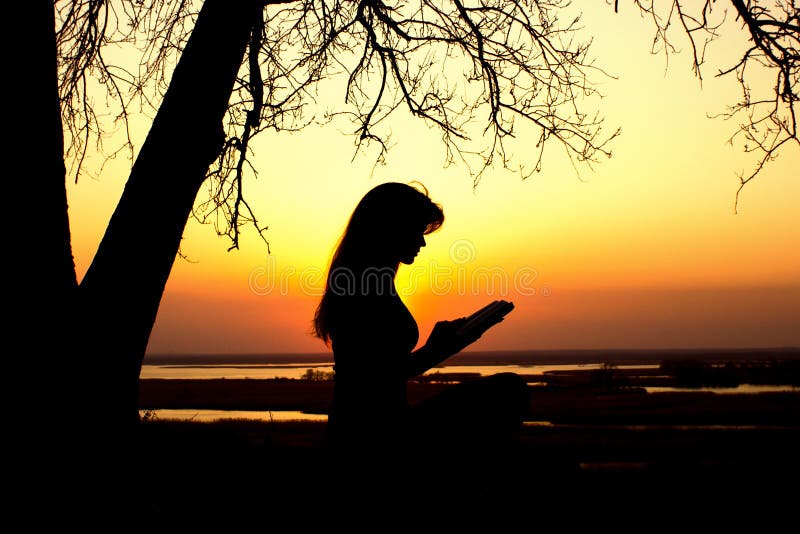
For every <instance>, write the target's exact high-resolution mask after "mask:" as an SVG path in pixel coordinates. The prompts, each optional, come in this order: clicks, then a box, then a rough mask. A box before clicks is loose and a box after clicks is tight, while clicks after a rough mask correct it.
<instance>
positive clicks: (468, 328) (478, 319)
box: [458, 300, 514, 335]
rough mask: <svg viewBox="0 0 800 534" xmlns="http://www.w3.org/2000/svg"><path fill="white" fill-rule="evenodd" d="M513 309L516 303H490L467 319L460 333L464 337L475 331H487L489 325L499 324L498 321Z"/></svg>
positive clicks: (502, 301) (459, 330)
mask: <svg viewBox="0 0 800 534" xmlns="http://www.w3.org/2000/svg"><path fill="white" fill-rule="evenodd" d="M513 309H514V303H513V302H508V301H507V300H495V301H494V302H490V303H489V304H487V305H486V306H484V307H483V308H481V309H480V310H478V311H476V312H475V313H473V314H472V315H470V316H469V317H467V320H466V322H465V323H464V326H462V327H461V328H459V329H458V333H459V334H460V335H462V334H465V333H469V332H472V331H474V330H478V331H482V330H485V329H486V328H488V326H489V325H491V324H493V323H495V322H497V320H498V319H500V318H502V317H504V316H505V315H506V314H508V312H510V311H511V310H513Z"/></svg>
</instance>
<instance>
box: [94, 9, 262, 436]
mask: <svg viewBox="0 0 800 534" xmlns="http://www.w3.org/2000/svg"><path fill="white" fill-rule="evenodd" d="M260 9H261V8H260V5H259V4H258V3H256V2H253V1H250V2H237V3H235V4H231V3H228V2H225V1H224V0H207V1H206V2H205V4H204V5H203V7H202V9H201V11H200V14H199V16H198V19H197V23H196V25H195V28H194V30H193V32H192V35H191V37H190V39H189V41H188V43H187V45H186V48H185V49H184V51H183V53H182V55H181V58H180V61H179V63H178V65H177V67H176V69H175V72H174V74H173V76H172V80H171V82H170V85H169V88H168V90H167V93H166V95H165V97H164V101H163V103H162V104H161V107H160V108H159V111H158V114H157V115H156V118H155V121H154V122H153V126H152V128H151V129H150V132H149V134H148V136H147V139H146V141H145V143H144V144H143V146H142V149H141V151H140V153H139V156H138V157H137V159H136V162H135V164H134V166H133V169H132V171H131V174H130V177H129V179H128V182H127V184H126V186H125V190H124V192H123V194H122V198H121V199H120V201H119V204H118V205H117V208H116V210H115V212H114V214H113V216H112V218H111V221H110V223H109V225H108V228H107V229H106V233H105V235H104V237H103V240H102V242H101V243H100V247H99V249H98V251H97V254H96V255H95V257H94V261H93V262H92V264H91V266H90V267H89V270H88V272H87V273H86V276H85V277H84V279H83V281H82V282H81V285H80V294H81V296H80V299H81V309H82V314H83V315H82V317H81V321H82V327H83V329H82V337H83V339H81V342H80V344H79V346H80V348H81V349H82V350H83V351H85V354H86V355H88V356H89V365H91V366H92V369H93V370H94V371H95V374H94V376H92V377H91V382H90V383H88V384H85V394H86V396H85V397H84V400H85V401H86V402H87V403H88V406H89V407H90V409H92V410H93V411H94V410H96V409H97V408H101V410H102V413H101V414H100V416H101V417H103V421H104V423H106V424H111V425H122V426H129V425H130V423H132V422H135V421H138V408H137V388H138V379H139V372H140V369H141V363H142V359H143V357H144V352H145V349H146V347H147V341H148V338H149V336H150V332H151V330H152V327H153V323H154V321H155V318H156V313H157V311H158V306H159V303H160V301H161V296H162V294H163V292H164V286H165V284H166V282H167V278H168V276H169V273H170V270H171V269H172V264H173V261H174V259H175V256H176V254H177V251H178V247H179V245H180V242H181V238H182V235H183V230H184V227H185V225H186V221H187V219H188V217H189V214H190V212H191V209H192V207H193V204H194V201H195V197H196V196H197V192H198V190H199V188H200V185H201V184H202V183H203V181H204V178H205V174H206V171H207V169H208V165H209V164H210V162H211V161H212V160H213V159H214V158H215V157H216V156H217V155H218V154H219V151H220V149H221V147H222V143H223V141H224V134H223V130H222V119H223V116H224V114H225V111H226V109H227V105H228V101H229V99H230V95H231V91H232V88H233V84H234V82H235V79H236V74H237V72H238V70H239V67H240V65H241V62H242V57H243V55H244V51H245V49H246V46H247V42H248V39H249V35H250V28H251V26H252V25H253V21H254V20H255V17H257V16H260Z"/></svg>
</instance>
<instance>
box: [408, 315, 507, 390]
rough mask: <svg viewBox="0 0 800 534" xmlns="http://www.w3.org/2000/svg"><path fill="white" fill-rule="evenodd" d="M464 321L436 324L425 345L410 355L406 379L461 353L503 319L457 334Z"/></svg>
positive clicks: (462, 319)
mask: <svg viewBox="0 0 800 534" xmlns="http://www.w3.org/2000/svg"><path fill="white" fill-rule="evenodd" d="M466 320H467V319H466V318H465V317H462V318H460V319H456V320H455V321H439V322H438V323H436V325H435V326H434V327H433V330H432V331H431V335H430V336H429V337H428V341H426V342H425V345H423V346H422V347H420V348H419V349H417V350H415V351H414V352H412V353H411V356H410V357H409V359H408V365H407V367H406V378H414V377H415V376H418V375H421V374H422V373H424V372H425V371H427V370H428V369H431V368H432V367H435V366H437V365H439V364H440V363H442V362H443V361H444V360H446V359H447V358H449V357H450V356H452V355H454V354H457V353H459V352H461V351H462V350H463V349H464V348H465V347H467V346H469V345H471V344H472V343H474V342H475V341H477V340H478V338H480V337H481V335H482V334H483V333H484V332H485V331H486V330H488V329H489V328H491V327H492V326H494V325H495V324H497V323H499V322H500V321H502V320H503V319H502V318H501V319H499V320H498V321H495V322H493V323H491V324H488V325H487V326H486V328H483V329H474V330H472V331H470V332H468V333H464V332H459V329H460V328H461V327H462V326H463V325H464V322H465V321H466Z"/></svg>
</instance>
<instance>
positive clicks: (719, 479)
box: [138, 381, 800, 532]
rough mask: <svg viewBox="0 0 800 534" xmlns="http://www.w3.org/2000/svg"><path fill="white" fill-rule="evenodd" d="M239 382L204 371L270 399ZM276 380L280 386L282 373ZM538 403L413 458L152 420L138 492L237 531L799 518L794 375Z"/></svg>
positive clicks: (786, 523)
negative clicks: (766, 389) (515, 423)
mask: <svg viewBox="0 0 800 534" xmlns="http://www.w3.org/2000/svg"><path fill="white" fill-rule="evenodd" d="M145 382H147V381H143V388H144V389H143V395H142V398H143V402H145V403H146V402H148V399H150V401H151V407H154V406H156V405H160V406H164V407H166V405H169V406H172V407H178V406H186V405H187V402H188V405H194V406H195V407H200V406H199V404H202V402H200V403H198V402H197V401H196V400H195V401H190V402H189V401H186V400H185V399H186V398H187V396H188V397H191V396H192V395H193V394H194V395H196V396H197V398H202V397H203V394H202V393H201V392H200V391H199V390H196V389H192V387H193V386H192V385H191V384H184V386H185V387H186V388H188V389H183V390H180V393H179V394H177V395H176V394H174V393H175V391H176V390H175V389H174V386H176V385H177V382H176V383H174V384H172V387H173V389H172V391H173V394H172V395H166V393H164V392H163V391H162V392H161V394H163V395H164V396H163V397H161V398H160V400H159V401H155V400H153V399H155V398H156V397H155V395H156V394H155V393H154V390H153V389H150V390H148V389H147V388H148V387H150V386H152V387H154V388H156V389H157V388H158V387H160V386H159V385H158V384H155V383H151V384H149V386H148V385H147V384H145ZM230 382H233V381H229V384H228V385H220V384H212V383H211V382H205V383H204V384H202V385H200V386H198V387H202V388H205V389H207V391H206V393H209V392H210V391H212V390H213V391H216V394H217V396H218V398H219V399H223V400H222V401H220V402H223V401H224V402H223V404H224V405H225V407H227V408H228V409H233V408H236V409H244V408H245V407H250V408H254V409H263V408H264V406H263V405H259V404H258V402H257V399H255V398H254V397H248V399H249V400H247V401H244V400H243V399H242V398H239V400H238V401H235V400H232V397H231V395H232V394H228V395H226V394H224V392H225V391H227V389H226V388H230V391H231V392H234V391H235V392H244V393H246V392H247V391H248V387H249V388H252V389H253V391H258V390H261V391H265V389H264V388H263V387H262V388H259V387H258V385H257V384H253V382H257V381H249V382H250V384H249V386H248V387H244V388H243V387H241V386H242V384H238V386H237V385H236V384H231V383H230ZM263 385H264V384H261V386H263ZM292 387H295V388H299V389H295V390H292ZM326 387H328V386H327V385H324V383H323V384H322V385H320V384H311V383H308V384H300V383H296V384H294V386H291V385H290V386H286V388H288V389H284V390H283V393H282V395H283V397H281V398H283V400H284V401H285V403H284V405H281V408H283V409H294V408H296V407H297V406H291V407H290V406H289V405H290V404H292V403H290V402H289V401H288V400H287V399H290V398H295V399H297V403H299V404H303V402H304V401H303V399H306V400H308V402H311V403H312V404H313V403H314V402H318V401H319V400H320V399H324V398H325V396H326V393H325V388H326ZM429 387H430V388H433V387H442V386H440V385H437V386H433V385H429V386H418V389H415V390H414V391H413V392H412V396H413V395H418V396H421V397H424V396H425V394H428V393H429V391H427V390H426V388H429ZM220 388H222V389H220ZM303 388H305V389H303ZM266 390H268V391H271V392H272V393H270V395H277V393H275V391H276V390H275V388H267V389H266ZM148 391H149V393H148ZM220 392H222V393H220ZM298 392H303V393H304V394H302V395H299V396H297V395H296V394H297V393H298ZM315 392H316V393H315ZM245 396H246V395H245ZM256 397H257V395H256ZM169 399H172V401H173V403H172V404H170V403H169V402H167V401H168V400H169ZM180 399H184V400H183V401H180ZM276 399H277V398H273V399H272V402H275V401H276ZM179 401H180V402H179ZM262 401H263V399H262ZM181 402H183V404H181ZM248 403H249V404H248ZM297 403H296V404H297ZM203 407H208V408H213V407H221V406H220V405H219V404H215V403H213V402H212V403H210V404H209V405H206V406H203ZM274 409H278V408H274ZM529 419H530V423H529V424H528V425H526V426H525V427H524V428H523V430H522V432H521V433H520V435H519V436H518V437H517V439H516V440H515V441H514V442H513V443H512V444H511V445H509V446H508V447H506V448H504V449H502V450H500V451H496V450H487V449H481V448H480V447H477V446H476V447H470V444H465V446H464V448H463V449H462V450H433V451H430V454H429V455H427V456H424V457H421V458H415V459H413V460H409V461H405V460H403V458H402V455H400V456H389V455H385V454H383V453H380V454H377V455H376V456H375V457H372V458H368V457H364V456H360V457H358V458H355V459H350V460H347V461H346V462H345V461H343V460H342V459H341V457H340V456H338V455H335V454H333V452H332V451H331V449H330V448H329V447H328V446H327V442H326V435H325V424H323V423H302V422H285V423H268V422H254V421H241V420H239V421H235V420H231V421H221V422H217V423H213V424H207V423H194V422H175V421H159V420H158V419H155V420H151V421H146V422H144V423H143V425H142V429H141V445H140V451H141V456H140V458H141V464H140V466H139V470H138V475H139V477H140V479H141V480H142V481H144V487H145V488H146V491H143V492H141V501H140V505H139V507H140V511H141V515H142V517H144V518H145V520H146V521H150V522H152V523H153V524H157V525H159V526H162V527H163V526H170V525H173V526H175V527H176V528H178V527H186V526H187V525H189V524H192V523H197V524H201V525H202V524H205V523H206V522H207V521H208V522H214V521H220V520H221V521H222V522H223V523H224V524H226V525H228V526H229V528H228V529H227V531H244V528H245V527H241V528H237V527H234V526H233V525H235V524H236V525H243V524H247V525H249V526H248V527H246V528H247V529H248V530H249V529H256V530H279V531H288V530H297V529H299V530H307V529H310V528H312V527H313V528H314V529H315V530H316V529H319V528H326V527H331V528H333V526H334V525H338V526H341V527H344V528H346V529H355V530H369V531H379V532H383V531H390V532H392V531H397V530H398V529H404V530H405V529H411V528H413V529H415V530H417V529H420V528H421V529H423V530H425V528H424V527H443V528H447V529H448V531H452V530H455V529H459V530H460V529H461V528H467V529H470V530H474V529H476V527H477V528H479V529H480V530H488V531H491V532H511V531H517V530H525V531H543V530H546V531H548V532H550V531H558V532H561V531H567V532H569V531H571V529H572V528H574V527H579V526H580V527H581V528H582V529H585V528H589V529H592V530H602V531H606V530H608V529H609V528H611V529H620V528H623V527H625V528H626V529H628V528H631V529H634V530H637V531H643V532H650V531H664V530H673V531H674V530H677V529H680V530H685V529H691V530H693V531H694V530H696V529H697V528H707V529H709V530H711V529H713V530H714V531H715V532H716V531H719V530H722V529H727V528H732V529H734V530H737V531H740V530H744V529H745V528H747V529H748V530H750V529H751V528H752V529H753V530H755V531H758V532H780V531H784V530H787V531H793V530H794V528H795V527H796V525H797V515H798V511H800V505H799V504H798V503H800V490H798V488H799V487H800V486H799V485H798V482H800V478H798V477H799V476H800V452H799V451H800V393H798V392H796V391H795V392H788V393H769V394H757V395H715V394H706V393H679V394H677V393H670V394H646V393H644V392H643V391H637V390H617V391H609V390H598V389H591V388H541V389H537V390H535V391H533V394H532V400H531V414H530V417H529ZM278 525H290V526H291V527H282V528H277V526H278ZM791 525H794V526H791ZM304 527H307V528H304ZM545 527H546V528H545Z"/></svg>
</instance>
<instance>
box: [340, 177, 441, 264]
mask: <svg viewBox="0 0 800 534" xmlns="http://www.w3.org/2000/svg"><path fill="white" fill-rule="evenodd" d="M443 222H444V213H443V212H442V208H441V206H439V205H438V204H435V203H434V202H433V201H431V199H430V198H428V194H427V191H426V190H425V189H424V188H422V191H420V190H419V189H416V188H414V187H411V186H410V185H406V184H402V183H397V182H389V183H385V184H381V185H378V186H376V187H374V188H373V189H371V190H370V191H369V192H368V193H367V194H366V195H364V197H363V198H362V199H361V201H360V202H359V203H358V205H357V206H356V208H355V210H353V214H352V215H351V216H350V221H349V222H348V224H347V228H346V229H345V232H344V235H342V239H341V241H340V242H339V247H338V249H337V251H336V254H335V256H334V261H333V262H332V266H333V263H338V264H339V265H338V266H341V267H350V268H355V269H358V268H363V267H393V268H397V265H398V264H399V263H411V262H413V261H414V256H415V255H416V254H417V252H419V249H420V247H421V246H424V245H425V240H424V238H423V236H424V235H426V234H429V233H431V232H433V231H435V230H436V229H438V228H439V227H440V226H441V225H442V223H443Z"/></svg>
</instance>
